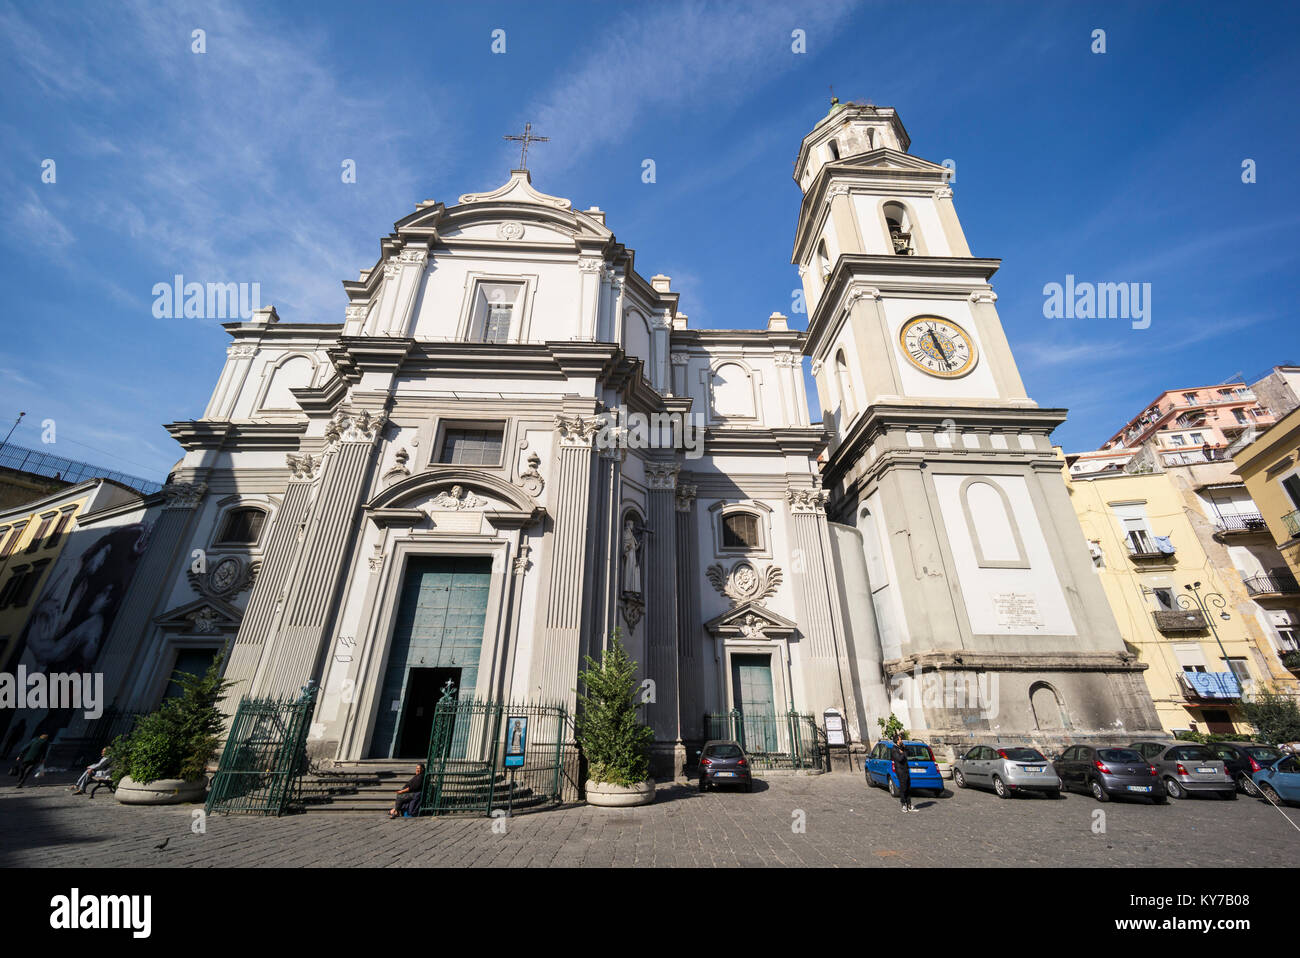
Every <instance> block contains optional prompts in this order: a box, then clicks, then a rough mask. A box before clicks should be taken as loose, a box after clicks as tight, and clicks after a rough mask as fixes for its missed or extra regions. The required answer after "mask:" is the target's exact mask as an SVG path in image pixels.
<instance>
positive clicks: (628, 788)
mask: <svg viewBox="0 0 1300 958" xmlns="http://www.w3.org/2000/svg"><path fill="white" fill-rule="evenodd" d="M654 800H655V783H654V780H653V779H650V780H649V781H645V782H641V783H640V784H637V785H611V784H609V783H608V782H593V781H591V780H590V779H588V781H587V804H588V805H598V806H600V807H601V808H630V807H631V806H633V805H649V804H650V803H651V802H653V801H654Z"/></svg>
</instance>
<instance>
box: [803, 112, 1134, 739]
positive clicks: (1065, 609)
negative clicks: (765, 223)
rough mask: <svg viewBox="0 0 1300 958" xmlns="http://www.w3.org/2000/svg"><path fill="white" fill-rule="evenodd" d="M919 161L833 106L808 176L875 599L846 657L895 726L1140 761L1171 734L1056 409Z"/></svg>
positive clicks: (902, 137) (857, 510) (820, 332)
mask: <svg viewBox="0 0 1300 958" xmlns="http://www.w3.org/2000/svg"><path fill="white" fill-rule="evenodd" d="M910 146H911V138H910V137H909V136H908V134H907V131H906V130H905V129H904V127H903V124H902V121H901V120H900V119H899V117H898V114H897V113H896V112H895V111H894V110H893V109H891V108H889V107H877V106H872V105H870V104H858V103H846V104H841V103H839V102H838V101H836V100H832V103H831V108H830V111H829V112H828V113H827V114H826V116H825V117H823V118H822V119H821V121H820V122H818V123H817V125H816V126H814V127H813V129H812V131H811V132H810V133H809V134H808V135H807V136H806V137H804V140H803V143H802V145H801V146H800V149H799V156H798V159H797V161H796V163H795V172H794V179H795V182H796V183H798V185H799V188H800V189H801V190H802V192H803V203H802V206H801V208H800V212H799V223H798V228H797V230H796V235H795V244H794V254H793V262H794V263H795V264H796V266H797V267H798V269H799V274H800V277H801V279H802V283H803V291H804V299H805V303H806V304H807V309H808V317H809V321H808V338H807V342H806V345H805V350H804V351H805V354H806V355H808V356H810V357H811V359H812V372H813V375H814V376H815V377H816V381H817V391H818V395H819V398H820V400H821V405H822V408H823V416H822V419H823V423H824V425H825V426H826V428H827V430H828V432H829V433H830V447H829V450H828V458H827V461H826V463H825V464H824V467H823V482H824V485H825V487H826V488H827V489H828V490H829V491H830V494H831V501H830V505H829V507H828V510H827V511H828V515H829V517H830V518H831V520H832V521H833V522H836V523H840V524H843V525H845V526H850V527H852V528H853V529H855V530H856V532H857V536H856V537H851V538H854V539H856V541H859V542H860V544H861V548H862V550H863V557H862V558H863V559H865V568H866V570H867V576H868V579H869V580H870V581H869V582H868V583H866V584H865V590H866V592H867V594H870V596H871V605H872V609H871V610H870V611H871V613H872V614H873V616H874V626H875V629H874V632H875V635H874V636H873V637H871V638H870V639H867V638H865V637H863V636H855V638H856V640H857V641H878V642H879V645H880V658H881V659H882V661H883V666H884V673H885V682H886V685H887V689H886V691H887V693H888V694H889V696H890V698H891V707H892V708H893V710H894V711H895V712H896V713H897V714H898V715H899V717H900V718H901V719H902V720H903V722H904V724H905V725H907V726H908V728H909V729H910V730H911V731H912V732H913V733H914V734H925V735H927V736H929V737H930V738H931V739H932V740H933V741H935V742H938V743H940V744H944V743H948V744H953V745H957V744H966V745H969V744H971V743H972V741H979V740H981V739H982V738H983V737H987V738H989V740H990V741H996V740H998V739H1001V740H1002V741H1007V740H1008V737H1009V736H1016V737H1019V738H1020V740H1022V741H1030V740H1034V739H1036V738H1044V737H1050V736H1051V735H1058V736H1059V734H1060V733H1062V732H1066V731H1068V732H1069V733H1070V734H1071V735H1073V736H1075V737H1076V738H1078V737H1085V738H1086V737H1089V736H1092V737H1097V738H1099V739H1102V740H1105V739H1107V738H1108V737H1109V738H1111V739H1115V738H1124V740H1125V741H1129V740H1131V739H1130V738H1127V737H1126V736H1131V734H1132V733H1133V732H1135V731H1138V730H1143V731H1146V730H1152V729H1157V728H1159V723H1158V721H1157V719H1156V714H1155V709H1154V706H1153V705H1152V703H1151V699H1150V696H1149V694H1148V692H1147V690H1146V686H1145V683H1144V682H1143V681H1142V676H1141V672H1142V670H1143V669H1145V667H1146V666H1145V665H1143V664H1141V663H1138V662H1137V661H1136V660H1135V659H1134V657H1133V656H1132V654H1131V653H1129V652H1128V651H1127V649H1126V647H1125V645H1124V642H1123V640H1122V637H1121V635H1120V632H1119V629H1118V627H1117V626H1116V624H1115V620H1114V618H1113V616H1112V615H1111V612H1110V608H1109V606H1108V604H1107V602H1106V598H1105V595H1104V593H1103V591H1102V589H1101V586H1100V585H1099V583H1098V581H1097V578H1096V576H1095V574H1094V573H1093V568H1092V560H1091V558H1090V554H1089V551H1088V548H1087V543H1086V542H1085V540H1084V537H1083V533H1082V530H1081V529H1080V527H1079V524H1078V520H1077V519H1076V518H1075V514H1074V511H1073V509H1072V508H1071V505H1070V502H1069V498H1068V492H1067V491H1066V488H1065V484H1064V481H1063V479H1062V477H1061V467H1062V462H1061V461H1060V459H1059V458H1058V457H1057V455H1056V454H1055V452H1054V451H1053V448H1052V443H1051V438H1050V437H1051V433H1052V431H1053V430H1054V429H1055V428H1056V427H1057V426H1058V425H1060V424H1061V423H1062V422H1064V421H1065V410H1061V409H1042V408H1040V407H1039V406H1038V404H1037V403H1035V402H1034V401H1033V400H1032V399H1030V398H1029V397H1028V396H1027V395H1026V393H1025V388H1024V384H1023V383H1022V382H1021V379H1020V374H1019V372H1018V371H1017V369H1016V364H1015V360H1014V358H1013V356H1012V354H1011V348H1010V345H1009V344H1008V342H1007V339H1006V335H1005V334H1004V332H1003V329H1002V323H1001V320H1000V319H999V317H998V313H997V309H996V307H995V305H994V303H995V302H996V300H997V296H996V295H995V294H994V292H993V287H992V285H991V283H990V280H991V278H992V276H993V274H994V273H995V272H996V271H997V269H998V266H999V265H1000V262H1001V261H1000V260H997V259H984V258H980V257H976V256H974V255H972V254H971V251H970V248H969V246H968V245H967V242H966V237H965V234H964V233H963V231H962V228H961V223H960V221H959V220H958V218H957V213H956V209H955V207H954V205H953V190H952V187H951V185H950V178H951V171H950V169H949V167H946V166H944V165H942V164H940V163H935V162H932V161H930V160H924V159H921V158H920V157H917V156H913V155H912V154H910V153H909V152H908V150H909V148H910ZM862 565H863V562H861V561H858V562H857V563H856V567H858V568H861V567H862ZM849 585H850V586H853V587H855V588H854V591H856V592H858V594H862V593H861V590H858V589H857V588H856V587H857V586H861V585H863V584H861V583H850V584H849ZM868 631H870V630H868ZM858 654H859V655H861V654H862V653H861V652H859V653H858ZM862 680H863V682H864V683H865V682H867V681H868V678H867V677H866V676H864V677H863V679H862ZM876 717H877V716H865V717H864V718H865V719H866V720H867V727H870V728H874V727H875V721H874V719H875V718H876Z"/></svg>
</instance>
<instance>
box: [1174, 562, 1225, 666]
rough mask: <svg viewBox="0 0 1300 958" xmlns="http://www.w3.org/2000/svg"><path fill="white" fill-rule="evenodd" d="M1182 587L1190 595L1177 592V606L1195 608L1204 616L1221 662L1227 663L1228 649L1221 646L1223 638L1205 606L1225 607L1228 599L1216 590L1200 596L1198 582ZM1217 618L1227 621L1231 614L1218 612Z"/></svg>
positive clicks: (1190, 609) (1189, 609)
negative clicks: (1217, 648)
mask: <svg viewBox="0 0 1300 958" xmlns="http://www.w3.org/2000/svg"><path fill="white" fill-rule="evenodd" d="M1183 588H1184V589H1186V590H1187V591H1188V592H1190V593H1191V595H1185V594H1179V596H1178V600H1177V601H1178V608H1180V609H1184V610H1186V611H1188V612H1190V611H1192V609H1197V610H1199V611H1200V613H1201V615H1203V616H1205V621H1206V622H1208V623H1209V625H1210V631H1211V632H1213V633H1214V641H1215V642H1217V643H1218V644H1219V654H1220V655H1222V656H1223V664H1224V665H1225V666H1226V665H1227V664H1228V651H1227V649H1225V648H1224V647H1223V640H1222V639H1220V638H1219V630H1218V629H1217V628H1215V627H1214V618H1213V617H1212V616H1211V615H1210V610H1209V609H1208V608H1206V606H1207V605H1211V606H1213V607H1214V608H1216V609H1226V608H1227V605H1228V600H1227V599H1225V598H1224V597H1223V596H1222V595H1220V594H1219V593H1218V592H1207V593H1205V595H1204V596H1202V595H1201V592H1200V589H1201V584H1200V583H1199V582H1193V583H1192V584H1191V585H1185V586H1183ZM1219 618H1221V619H1222V620H1223V621H1224V622H1227V621H1228V620H1229V619H1231V618H1232V616H1230V615H1229V614H1228V613H1227V612H1220V613H1219Z"/></svg>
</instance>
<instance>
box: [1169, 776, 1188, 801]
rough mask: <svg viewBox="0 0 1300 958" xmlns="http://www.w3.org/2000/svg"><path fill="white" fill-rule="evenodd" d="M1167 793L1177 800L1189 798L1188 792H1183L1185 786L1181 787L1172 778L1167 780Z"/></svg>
mask: <svg viewBox="0 0 1300 958" xmlns="http://www.w3.org/2000/svg"><path fill="white" fill-rule="evenodd" d="M1165 791H1166V792H1168V793H1169V797H1170V798H1175V799H1177V798H1186V797H1187V792H1186V791H1184V790H1183V786H1181V785H1179V784H1178V782H1176V781H1175V780H1174V779H1172V778H1167V779H1165Z"/></svg>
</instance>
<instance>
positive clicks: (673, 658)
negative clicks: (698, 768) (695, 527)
mask: <svg viewBox="0 0 1300 958" xmlns="http://www.w3.org/2000/svg"><path fill="white" fill-rule="evenodd" d="M680 468H681V466H679V465H678V464H677V463H675V462H648V463H646V467H645V470H646V483H647V485H648V486H649V488H650V491H649V494H648V496H647V499H648V509H647V511H648V513H649V520H650V532H651V533H652V535H649V536H647V537H646V540H647V541H646V563H645V570H644V574H643V578H644V586H643V588H644V591H645V603H646V610H645V621H646V632H645V635H646V644H645V649H646V661H645V665H644V670H643V671H644V674H645V676H646V678H649V679H653V680H654V683H655V701H654V702H653V703H647V705H646V718H647V719H648V720H649V722H650V725H651V726H652V727H653V728H654V732H655V745H656V750H657V751H659V752H662V753H668V752H672V753H675V752H677V751H678V750H680V749H681V744H682V743H681V728H680V721H679V715H678V712H677V701H678V698H677V575H676V565H677V545H676V541H677V506H676V500H677V472H678V470H679V469H680ZM679 768H680V763H678V762H674V768H673V771H674V774H675V773H676V771H677V769H679Z"/></svg>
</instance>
